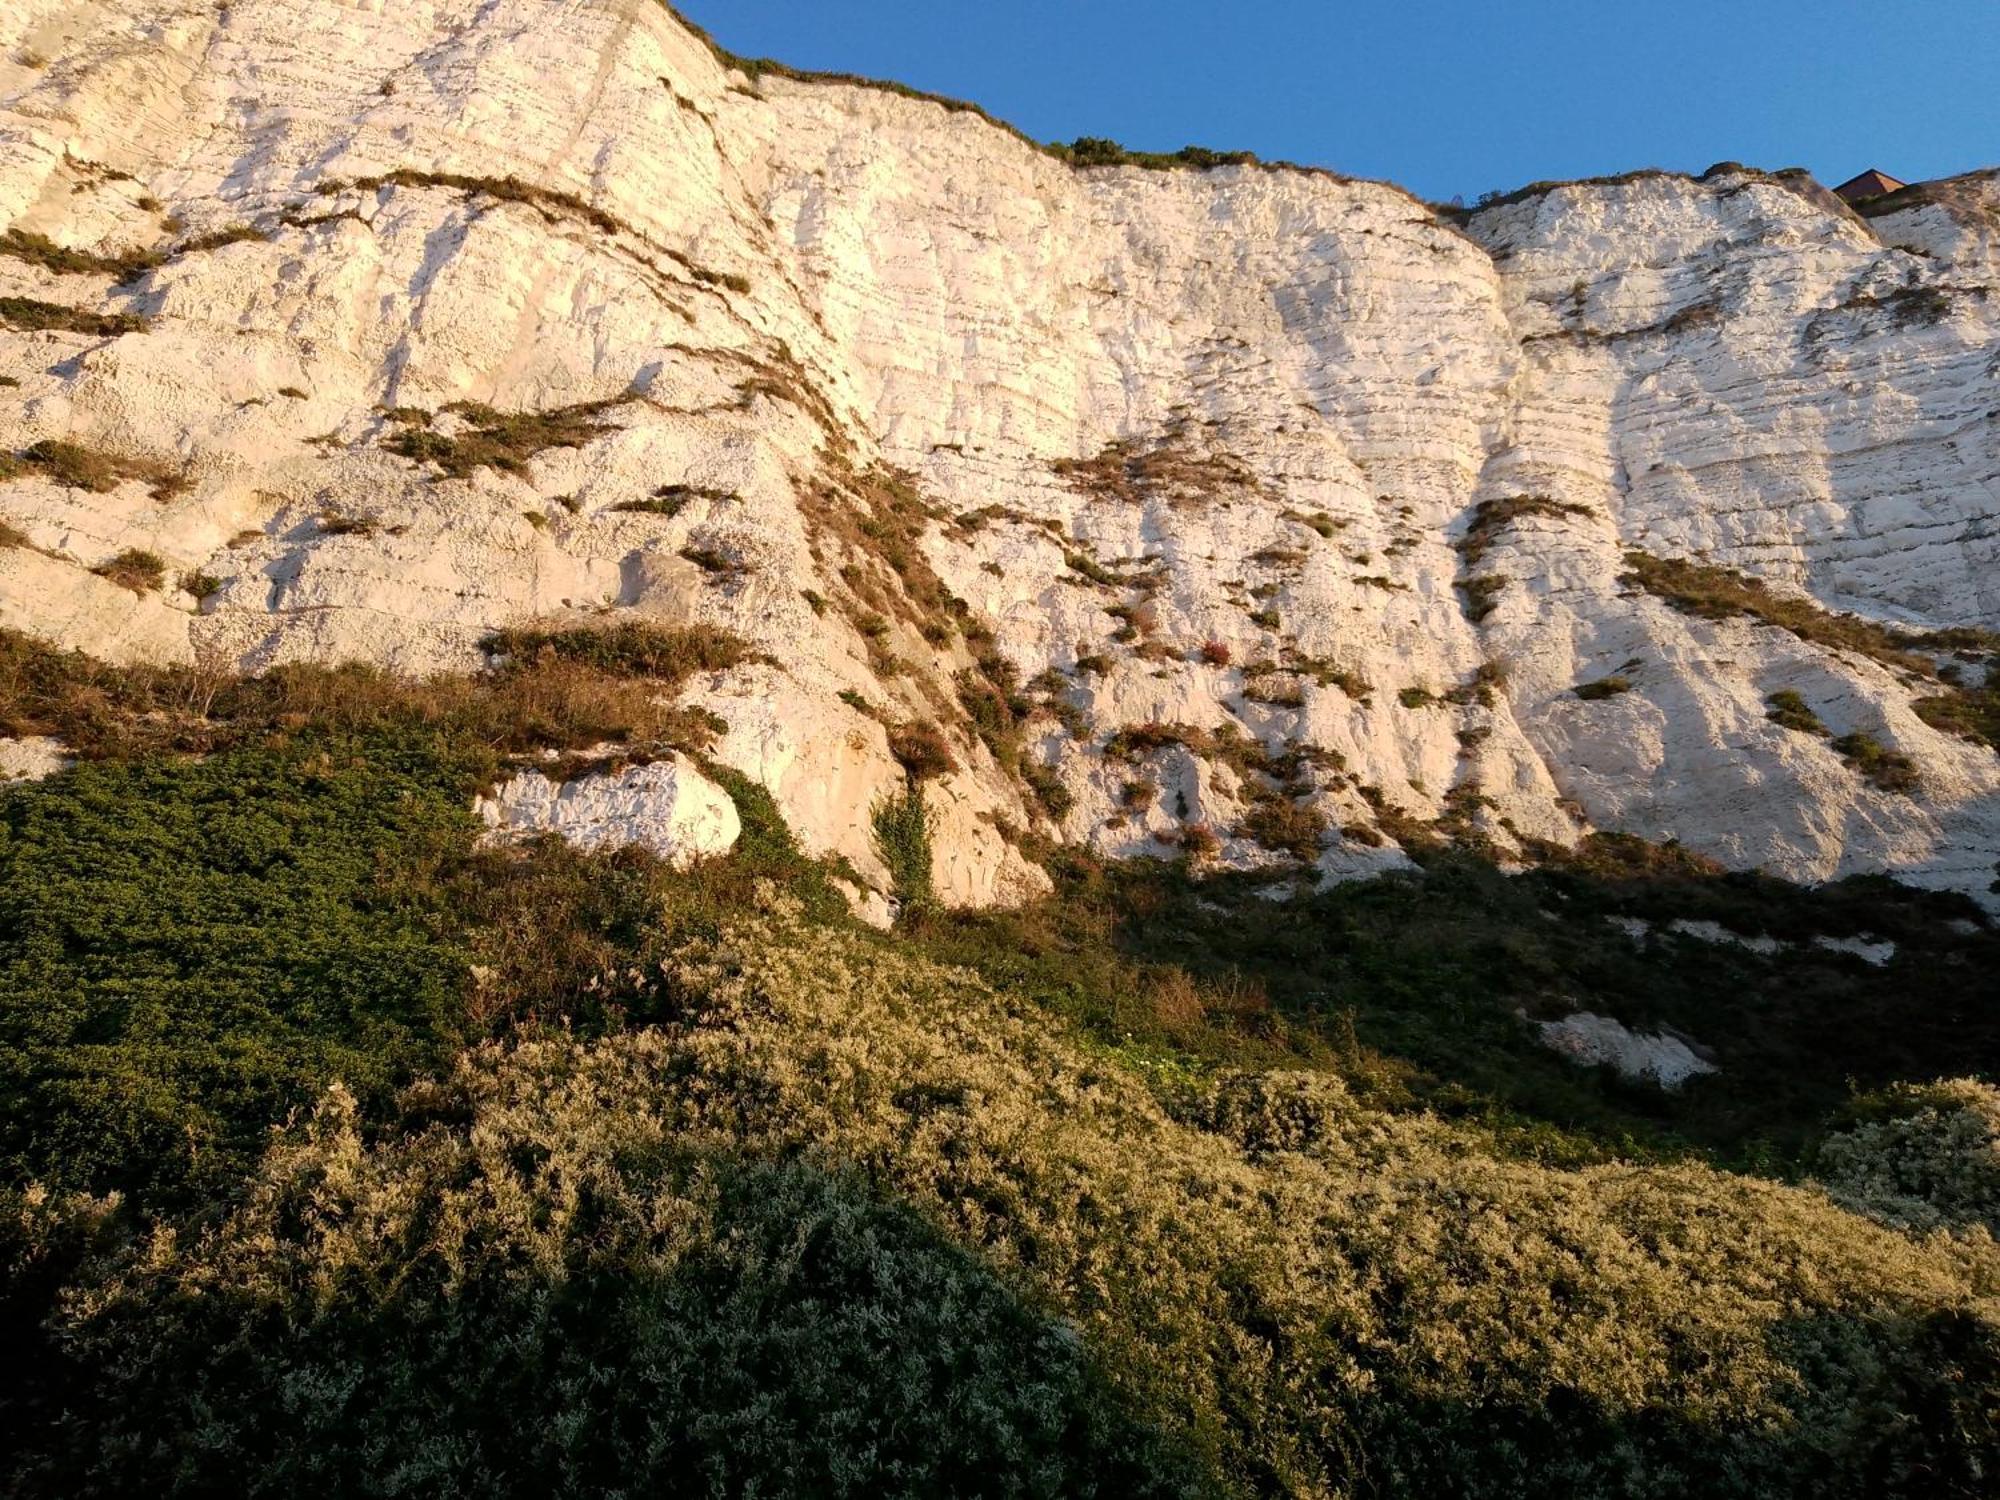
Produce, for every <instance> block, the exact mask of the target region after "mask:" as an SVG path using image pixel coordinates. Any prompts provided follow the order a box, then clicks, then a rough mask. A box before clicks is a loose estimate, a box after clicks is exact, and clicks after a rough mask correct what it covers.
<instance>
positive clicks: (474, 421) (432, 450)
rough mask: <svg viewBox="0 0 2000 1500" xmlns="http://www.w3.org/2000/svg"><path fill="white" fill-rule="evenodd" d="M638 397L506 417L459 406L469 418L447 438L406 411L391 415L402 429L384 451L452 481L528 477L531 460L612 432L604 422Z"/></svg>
mask: <svg viewBox="0 0 2000 1500" xmlns="http://www.w3.org/2000/svg"><path fill="white" fill-rule="evenodd" d="M638 399H639V398H638V396H637V395H636V394H635V393H632V392H628V393H626V394H625V395H623V396H612V397H610V398H608V399H606V400H602V401H584V402H580V403H578V404H577V405H575V406H562V407H556V408H555V409H553V410H550V411H522V412H501V411H495V410H494V409H493V408H492V407H490V406H487V405H485V404H483V403H481V402H478V401H455V402H453V403H452V404H451V405H449V406H447V407H445V408H443V410H444V411H445V412H448V413H450V414H452V415H454V416H457V417H460V418H462V419H463V421H464V423H465V425H464V427H463V428H462V430H460V431H459V432H457V433H455V434H453V435H451V436H449V437H447V436H446V435H444V434H443V433H440V432H433V431H431V429H430V427H429V425H428V424H429V422H430V421H431V416H430V414H428V413H424V412H411V411H406V410H402V409H398V410H396V411H392V412H390V413H388V416H389V420H390V421H391V422H394V423H396V424H397V425H398V427H399V428H400V429H401V430H400V431H398V432H397V433H395V434H394V435H393V436H392V437H391V438H390V439H389V440H388V442H386V443H384V444H383V446H384V447H385V448H387V449H388V450H389V451H390V452H391V453H394V454H396V455H398V456H399V457H402V458H407V459H411V460H413V461H415V462H417V463H430V464H436V465H437V466H438V468H439V469H441V470H443V472H444V474H445V475H446V477H447V478H451V479H463V478H465V477H466V476H467V475H469V474H472V473H473V472H475V471H476V470H479V469H497V470H499V471H500V472H501V473H503V474H512V475H514V476H516V477H517V478H521V477H526V475H527V473H528V460H529V459H531V458H533V457H534V456H535V455H536V454H538V453H542V452H545V451H547V450H548V449H550V448H581V447H583V446H585V445H586V444H588V443H590V442H593V441H595V440H596V439H597V438H599V437H602V436H603V435H604V433H605V432H606V431H607V430H608V429H607V427H606V426H605V422H604V418H605V417H606V416H607V415H609V414H610V413H611V412H614V411H616V410H617V409H618V408H619V407H621V406H625V405H628V404H629V403H631V402H633V401H636V400H638Z"/></svg>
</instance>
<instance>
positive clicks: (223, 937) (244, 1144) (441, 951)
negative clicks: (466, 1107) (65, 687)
mask: <svg viewBox="0 0 2000 1500" xmlns="http://www.w3.org/2000/svg"><path fill="white" fill-rule="evenodd" d="M419 766H421V762H419ZM440 781H444V783H445V786H440V784H439V782H440ZM448 785H449V778H447V777H443V776H441V775H440V773H439V771H438V769H437V768H435V766H433V767H429V768H424V769H422V770H419V771H418V772H416V773H414V774H413V773H412V772H410V771H401V772H399V771H398V770H397V769H396V768H394V767H393V766H392V765H390V764H384V763H379V762H378V763H376V764H363V763H357V762H355V761H354V760H353V759H352V758H343V759H341V760H337V761H334V760H327V759H326V758H325V757H324V755H323V754H321V753H319V752H308V751H305V750H303V749H300V750H294V751H276V752H274V751H262V750H246V751H237V752H231V753H227V754H223V755H218V756H215V757H212V758H210V759H207V760H203V761H191V762H155V763H148V764H142V765H135V766H118V765H90V764H85V765H80V766H78V767H76V768H74V769H73V770H71V771H70V772H68V773H67V774H65V775H64V776H62V777H59V778H57V779H56V780H54V781H51V782H48V783H45V784H42V785H37V786H29V787H15V788H11V789H9V790H8V791H6V792H5V793H4V794H0V976H4V978H0V1015H4V1024H0V1161H4V1162H5V1165H6V1172H7V1176H8V1178H9V1180H10V1181H13V1182H16V1183H25V1182H34V1181H39V1182H42V1183H45V1184H47V1185H49V1186H51V1187H53V1188H58V1189H69V1188H75V1189H82V1190H87V1191H90V1192H104V1191H106V1190H110V1189H117V1190H121V1191H125V1192H128V1193H132V1194H136V1195H137V1196H138V1197H139V1198H140V1200H141V1201H144V1202H148V1203H150V1202H155V1201H159V1200H160V1199H161V1198H162V1196H163V1195H164V1196H167V1197H171V1196H172V1195H174V1194H175V1193H178V1192H179V1191H181V1190H182V1189H183V1188H184V1187H185V1186H186V1185H187V1184H189V1183H190V1182H193V1181H196V1180H200V1181H203V1182H206V1183H209V1184H214V1183H217V1182H226V1181H227V1180H228V1179H229V1178H230V1177H231V1176H232V1175H233V1173H234V1172H236V1171H237V1170H240V1168H241V1166H242V1165H243V1163H244V1162H245V1161H246V1160H247V1156H246V1153H249V1154H254V1151H255V1149H256V1147H257V1145H258V1143H259V1141H260V1140H261V1137H262V1133H263V1131H264V1130H265V1129H266V1128H267V1127H268V1126H269V1125H270V1124H271V1123H272V1122H274V1121H276V1120H279V1119H282V1118H283V1116H284V1114H285V1111H286V1110H288V1109H290V1108H292V1107H293V1106H294V1105H297V1104H299V1103H302V1102H304V1101H306V1100H308V1099H310V1098H311V1097H312V1096H313V1095H314V1094H316V1093H317V1092H318V1090H319V1089H320V1087H321V1086H322V1085H323V1084H324V1083H325V1082H326V1080H327V1079H328V1078H330V1077H335V1076H339V1077H345V1078H346V1079H347V1080H348V1081H349V1083H350V1084H352V1085H353V1086H354V1087H356V1088H357V1089H363V1090H375V1089H379V1088H381V1087H384V1086H386V1085H387V1084H389V1083H390V1082H392V1081H394V1080H395V1079H396V1078H397V1077H398V1076H399V1075H401V1074H402V1073H403V1072H404V1071H405V1070H407V1069H408V1068H410V1067H411V1066H414V1065H416V1064H418V1063H421V1062H423V1061H425V1060H427V1059H429V1058H430V1057H432V1056H433V1054H432V1052H431V1050H430V1049H431V1048H432V1047H433V1046H434V1045H435V1044H436V1042H437V1041H438V1040H439V1039H440V1038H441V1037H445V1036H450V1035H454V1034H455V1032H454V1023H453V1019H452V1008H453V1005H454V1003H455V1000H456V998H457V995H458V991H459V986H460V984H461V982H462V978H463V973H464V965H463V960H462V959H461V957H460V956H459V953H458V952H457V951H456V950H455V949H454V948H453V947H451V946H450V945H449V944H448V943H446V942H445V941H444V939H443V937H442V936H441V928H440V920H441V919H440V913H439V910H438V907H437V904H436V901H435V899H434V898H430V899H427V898H426V897H425V896H424V895H423V893H422V883H423V881H424V879H425V871H426V869H427V868H429V867H431V866H433V865H434V864H435V862H436V861H437V860H438V859H439V858H440V857H441V855H442V853H443V852H444V851H445V850H446V849H448V848H450V847H452V846H454V845H455V844H456V843H457V842H459V841H461V840H469V837H470V830H471V820H470V817H469V815H468V813H467V812H466V810H465V805H464V803H463V802H462V801H461V800H460V797H459V796H457V795H452V794H450V793H449V792H448V791H447V790H446V789H445V787H446V786H448Z"/></svg>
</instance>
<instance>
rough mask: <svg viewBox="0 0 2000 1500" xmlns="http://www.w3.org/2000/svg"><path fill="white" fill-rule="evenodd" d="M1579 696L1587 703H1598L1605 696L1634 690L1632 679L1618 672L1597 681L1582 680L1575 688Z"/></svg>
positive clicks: (1615, 695)
mask: <svg viewBox="0 0 2000 1500" xmlns="http://www.w3.org/2000/svg"><path fill="white" fill-rule="evenodd" d="M1574 691H1575V693H1576V695H1577V697H1579V698H1581V699H1583V701H1584V702H1586V703H1596V702H1598V701H1599V700H1601V699H1604V698H1615V697H1617V696H1618V695H1619V694H1620V693H1629V692H1631V691H1632V679H1631V678H1629V677H1621V676H1618V675H1616V674H1614V675H1612V676H1610V677H1600V678H1598V679H1597V680H1596V681H1595V682H1580V683H1578V684H1577V685H1576V688H1575V689H1574Z"/></svg>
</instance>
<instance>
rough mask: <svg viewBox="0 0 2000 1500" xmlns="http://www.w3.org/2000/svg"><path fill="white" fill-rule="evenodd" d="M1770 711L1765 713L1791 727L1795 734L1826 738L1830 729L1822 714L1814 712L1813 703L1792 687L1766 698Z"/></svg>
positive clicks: (1784, 726)
mask: <svg viewBox="0 0 2000 1500" xmlns="http://www.w3.org/2000/svg"><path fill="white" fill-rule="evenodd" d="M1764 702H1765V703H1766V705H1768V706H1769V709H1770V712H1769V713H1767V714H1765V716H1764V717H1765V718H1767V719H1769V720H1770V721H1771V722H1772V723H1773V724H1777V725H1779V726H1781V727H1782V728H1785V729H1789V730H1791V731H1792V732H1793V733H1795V734H1810V735H1817V736H1819V737H1820V738H1822V739H1824V738H1825V737H1826V736H1827V733H1828V730H1827V727H1826V725H1825V724H1824V723H1823V722H1821V720H1820V716H1819V715H1818V714H1816V713H1814V712H1813V710H1812V705H1811V704H1809V703H1807V702H1806V700H1805V698H1804V696H1803V695H1801V694H1799V693H1797V692H1795V691H1794V690H1792V689H1791V688H1781V689H1780V690H1779V691H1777V692H1775V693H1773V694H1771V696H1770V697H1768V698H1766V699H1765V700H1764Z"/></svg>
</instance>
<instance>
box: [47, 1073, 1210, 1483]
mask: <svg viewBox="0 0 2000 1500" xmlns="http://www.w3.org/2000/svg"><path fill="white" fill-rule="evenodd" d="M668 1056H669V1053H668V1052H667V1051H665V1050H663V1049H662V1048H661V1046H660V1045H659V1044H658V1042H657V1041H656V1040H654V1039H650V1038H643V1037H642V1038H633V1039H631V1040H629V1041H621V1042H620V1043H617V1044H613V1045H609V1046H603V1047H596V1048H582V1047H578V1046H576V1045H574V1044H572V1043H569V1042H566V1041H563V1040H560V1039H558V1040H551V1041H549V1042H546V1043H532V1044H528V1045H526V1046H524V1047H522V1048H520V1049H518V1050H515V1051H513V1052H511V1053H480V1054H477V1055H476V1056H474V1057H473V1058H471V1059H468V1062H467V1064H466V1065H464V1066H462V1067H461V1068H460V1069H459V1070H458V1071H457V1072H456V1073H454V1074H453V1075H451V1076H450V1077H449V1078H447V1079H445V1080H442V1081H441V1082H440V1083H438V1084H435V1085H430V1086H428V1087H426V1088H425V1089H421V1090H416V1091H412V1092H411V1093H410V1094H409V1095H408V1096H407V1097H406V1099H405V1102H404V1105H403V1110H402V1113H401V1115H400V1116H399V1117H398V1118H396V1119H395V1120H394V1122H393V1124H392V1127H391V1132H390V1136H389V1138H388V1140H386V1141H384V1143H383V1144H382V1145H376V1144H374V1143H373V1142H374V1139H375V1133H374V1132H373V1131H372V1130H370V1129H368V1128H367V1126H366V1124H365V1122H364V1120H363V1118H362V1117H361V1115H360V1113H359V1111H358V1110H357V1109H356V1107H355V1104H354V1101H353V1100H352V1098H351V1097H350V1096H348V1095H347V1094H346V1093H345V1092H344V1091H342V1090H338V1089H336V1090H334V1091H332V1092H331V1093H330V1094H329V1095H328V1097H327V1099H326V1100H325V1102H323V1103H322V1104H321V1106H320V1108H319V1110H318V1111H317V1113H316V1114H315V1115H314V1116H313V1117H312V1119H311V1120H310V1121H309V1122H308V1123H306V1124H305V1125H304V1126H303V1128H301V1129H300V1130H299V1131H297V1132H295V1133H294V1134H293V1136H292V1137H291V1138H289V1139H288V1140H287V1141H286V1142H284V1143H282V1144H280V1145H279V1146H277V1147H275V1148H274V1149H273V1150H272V1152H271V1154H270V1156H269V1158H268V1159H267V1161H266V1163H265V1165H264V1167H263V1170H262V1171H261V1173H260V1174H259V1175H258V1177H257V1179H256V1180H255V1182H254V1183H253V1184H252V1187H251V1192H250V1197H249V1201H248V1203H247V1204H246V1206H245V1207H244V1208H243V1209H242V1210H241V1211H240V1212H238V1213H237V1214H236V1215H235V1216H234V1217H233V1218H232V1219H231V1220H230V1221H229V1222H228V1223H227V1224H225V1225H224V1226H222V1227H221V1228H220V1229H219V1230H217V1231H215V1232H214V1233H212V1234H210V1235H208V1236H205V1237H203V1238H202V1239H200V1240H199V1241H198V1242H195V1243H193V1244H190V1245H189V1247H188V1248H187V1250H186V1251H184V1252H180V1253H171V1254H169V1255H168V1256H167V1257H166V1258H164V1259H161V1260H157V1261H155V1263H154V1264H152V1265H150V1266H143V1267H142V1266H135V1267H133V1268H132V1269H131V1270H130V1271H128V1272H127V1273H125V1275H124V1276H122V1277H121V1278H120V1279H119V1280H118V1281H116V1282H114V1283H113V1284H111V1285H109V1286H107V1287H105V1288H104V1289H103V1290H102V1291H101V1292H99V1293H97V1294H95V1295H94V1296H93V1297H92V1299H91V1300H92V1303H93V1310H92V1312H91V1314H90V1315H89V1316H87V1317H86V1318H83V1319H80V1320H77V1322H76V1323H75V1325H74V1327H73V1330H72V1331H71V1333H70V1337H71V1338H72V1339H73V1340H74V1347H76V1348H77V1350H78V1351H79V1353H80V1354H81V1355H82V1357H83V1358H84V1359H85V1360H86V1361H88V1362H89V1365H90V1367H91V1368H92V1369H93V1370H96V1371H102V1372H104V1373H105V1374H106V1375H107V1376H108V1377H109V1378H108V1379H106V1380H105V1381H104V1382H103V1384H102V1385H101V1386H99V1387H98V1388H97V1394H99V1395H100V1399H104V1398H108V1399H104V1404H103V1405H101V1406H98V1407H96V1408H94V1409H86V1410H84V1411H78V1410H76V1409H74V1408H73V1409H72V1410H71V1412H70V1413H69V1414H68V1421H67V1422H66V1424H65V1425H64V1428H63V1429H62V1433H61V1437H62V1438H64V1439H67V1448H66V1451H60V1452H59V1454H58V1456H56V1457H55V1458H53V1459H52V1460H49V1461H45V1462H44V1464H43V1465H42V1466H41V1473H40V1474H39V1475H38V1476H37V1478H38V1479H39V1481H40V1482H41V1483H42V1484H44V1485H47V1486H48V1487H49V1488H50V1489H51V1490H54V1489H59V1488H63V1487H67V1486H69V1485H73V1484H79V1483H87V1484H88V1485H89V1486H90V1487H91V1488H93V1489H96V1490H98V1491H99V1492H109V1491H114V1490H122V1491H125V1492H127V1493H136V1492H140V1491H143V1492H144V1493H147V1494H155V1495H194V1494H215V1493H217V1492H218V1491H227V1492H229V1493H236V1494H272V1495H276V1494H306V1493H324V1492H340V1493H353V1492H362V1493H372V1492H381V1491H384V1490H391V1489H397V1488H406V1487H414V1488H415V1489H416V1490H418V1491H421V1492H423V1493H426V1494H434V1495H487V1496H512V1495H519V1496H530V1495H535V1496H539V1495H549V1494H583V1493H599V1494H603V1493H646V1494H676V1493H708V1494H773V1495H824V1496H842V1495H849V1496H857V1497H859V1496H874V1495H884V1494H888V1495H928V1494H1022V1495H1054V1494H1091V1493H1103V1494H1115V1495H1128V1494H1129V1495H1164V1494H1184V1493H1188V1492H1189V1490H1190V1489H1191V1485H1189V1484H1188V1482H1187V1480H1186V1479H1185V1478H1184V1477H1183V1475H1182V1473H1181V1471H1180V1468H1179V1466H1178V1465H1176V1464H1175V1463H1173V1461H1172V1459H1171V1457H1170V1456H1169V1455H1166V1454H1164V1453H1162V1451H1161V1448H1162V1445H1161V1444H1160V1442H1159V1440H1158V1438H1157V1437H1156V1436H1155V1435H1153V1434H1152V1433H1150V1432H1149V1431H1148V1430H1147V1429H1146V1428H1145V1426H1144V1425H1142V1424H1141V1423H1139V1422H1137V1421H1135V1420H1133V1418H1132V1417H1131V1416H1130V1415H1128V1414H1127V1413H1126V1412H1125V1411H1123V1410H1121V1407H1120V1404H1119V1403H1118V1401H1117V1400H1116V1398H1115V1396H1114V1394H1113V1393H1112V1392H1111V1391H1110V1390H1109V1389H1108V1386H1107V1382H1106V1381H1105V1380H1104V1378H1103V1377H1102V1376H1101V1375H1100V1374H1099V1373H1098V1371H1097V1370H1096V1369H1095V1368H1094V1367H1093V1363H1092V1359H1091V1355H1090V1352H1089V1350H1088V1347H1087V1346H1086V1345H1085V1344H1084V1343H1083V1342H1082V1341H1081V1340H1080V1339H1079V1338H1078V1337H1077V1335H1076V1332H1075V1330H1074V1329H1073V1328H1072V1327H1071V1326H1070V1325H1068V1324H1067V1323H1066V1322H1064V1321H1063V1320H1061V1319H1060V1318H1059V1317H1057V1316H1055V1315H1053V1314H1052V1313H1051V1312H1049V1311H1046V1310H1044V1309H1042V1308H1040V1307H1037V1306H1035V1305H1033V1304H1031V1303H1029V1302H1027V1301H1025V1300H1024V1299H1023V1298H1022V1297H1021V1296H1020V1295H1019V1294H1018V1293H1017V1292H1016V1291H1015V1290H1014V1289H1013V1288H1011V1287H1010V1286H1008V1285H1007V1284H1006V1283H1005V1282H1004V1281H1003V1280H1002V1279H1001V1278H999V1277H998V1276H996V1275H995V1273H994V1272H993V1270H992V1269H990V1268H989V1267H987V1266H986V1265H984V1264H982V1263H981V1261H980V1260H979V1259H978V1258H977V1257H975V1256H974V1255H972V1254H969V1253H967V1252H966V1251H965V1250H963V1249H961V1248H959V1247H958V1246H955V1245H953V1244H951V1243H950V1242H949V1241H948V1240H946V1239H945V1238H944V1237H943V1236H942V1235H941V1234H940V1233H939V1232H938V1230H937V1229H936V1228H934V1227H933V1226H932V1225H930V1224H929V1223H927V1222H926V1221H925V1220H924V1218H923V1217H922V1216H921V1215H920V1214H918V1213H916V1212H913V1211H911V1210H910V1209H908V1208H905V1207H901V1206H898V1205H896V1204H894V1203H890V1202H885V1201H883V1200H882V1199H881V1198H880V1196H878V1195H877V1194H876V1193H874V1192H873V1191H872V1190H871V1185H870V1183H869V1181H868V1179H867V1176H866V1174H865V1173H862V1172H858V1171H854V1170H851V1169H840V1168H832V1169H829V1168H826V1167H822V1166H820V1165H818V1164H815V1163H812V1162H807V1161H799V1162H795V1163H790V1164H785V1163H779V1162H776V1161H769V1160H760V1159H758V1158H757V1157H755V1156H753V1155H746V1154H744V1153H741V1152H738V1151H736V1150H735V1149H733V1148H732V1147H731V1146H730V1145H729V1143H728V1141H727V1139H726V1137H725V1136H722V1135H718V1134H717V1133H716V1132H714V1131H713V1130H709V1129H701V1128H697V1129H695V1130H692V1131H684V1130H681V1129H678V1128H676V1125H675V1123H674V1122H673V1121H672V1117H671V1115H670V1114H663V1113H662V1112H661V1111H660V1110H659V1109H657V1108H655V1107H652V1106H650V1105H648V1104H647V1103H646V1101H645V1091H646V1090H647V1089H649V1088H652V1087H655V1086H657V1084H658V1083H659V1082H661V1081H663V1080H662V1079H661V1075H660V1074H659V1073H658V1071H657V1069H658V1065H659V1064H660V1063H661V1062H663V1061H665V1060H666V1059H667V1057H668ZM458 1122H464V1123H458ZM468 1126H469V1127H470V1128H468ZM308 1226H310V1227H308ZM210 1411H212V1412H213V1413H214V1415H213V1416H209V1415H205V1412H210Z"/></svg>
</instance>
